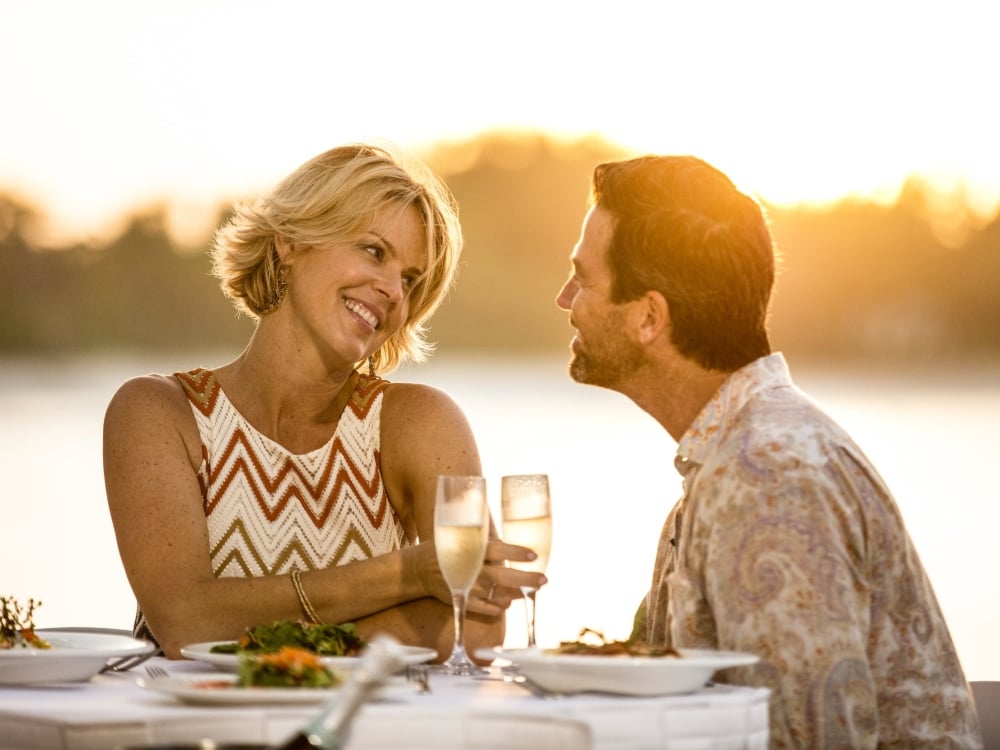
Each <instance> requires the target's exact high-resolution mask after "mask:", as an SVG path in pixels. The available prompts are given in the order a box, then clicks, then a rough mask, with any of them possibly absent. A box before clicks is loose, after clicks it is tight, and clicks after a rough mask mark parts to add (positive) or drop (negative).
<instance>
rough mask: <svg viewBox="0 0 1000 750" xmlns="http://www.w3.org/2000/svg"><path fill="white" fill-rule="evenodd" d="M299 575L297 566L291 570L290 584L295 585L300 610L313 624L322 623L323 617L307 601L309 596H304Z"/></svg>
mask: <svg viewBox="0 0 1000 750" xmlns="http://www.w3.org/2000/svg"><path fill="white" fill-rule="evenodd" d="M300 575H301V574H300V573H299V570H298V568H296V569H295V570H293V571H292V586H294V587H295V595H296V596H297V597H299V604H300V605H301V606H302V611H303V612H304V613H305V615H306V617H307V618H309V622H311V623H312V624H313V625H322V624H323V618H322V617H320V616H319V613H318V612H316V608H315V607H313V605H312V602H310V601H309V597H308V596H306V592H305V589H303V588H302V580H301V578H300V577H299V576H300Z"/></svg>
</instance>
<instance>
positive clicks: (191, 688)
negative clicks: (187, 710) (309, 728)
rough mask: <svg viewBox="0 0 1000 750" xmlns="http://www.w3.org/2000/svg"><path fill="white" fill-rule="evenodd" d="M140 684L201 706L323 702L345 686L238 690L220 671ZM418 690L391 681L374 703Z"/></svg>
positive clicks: (143, 680) (142, 680) (230, 677)
mask: <svg viewBox="0 0 1000 750" xmlns="http://www.w3.org/2000/svg"><path fill="white" fill-rule="evenodd" d="M345 679H346V675H345ZM137 682H138V683H139V685H140V686H141V687H144V688H147V689H149V690H153V691H156V692H158V693H163V694H164V695H169V696H172V697H174V698H176V699H177V700H179V701H181V702H182V703H189V704H193V705H201V706H234V705H255V704H262V703H266V704H271V705H275V704H296V703H298V704H301V703H323V702H325V701H327V700H329V699H330V698H331V697H333V696H335V695H336V694H337V693H339V692H340V690H341V688H342V687H343V685H337V686H335V687H329V688H307V687H236V675H231V674H219V673H218V672H210V673H207V674H192V673H190V672H189V673H186V674H183V675H171V676H170V677H155V678H140V679H139V680H137ZM219 683H225V684H223V685H220V684H219ZM417 689H418V687H417V686H416V685H413V684H410V683H408V682H407V681H406V680H405V679H404V680H391V681H389V682H387V683H386V684H385V685H383V686H382V687H381V688H379V689H378V691H377V692H376V693H375V696H374V698H373V700H384V699H386V698H391V697H393V696H400V695H406V694H411V693H415V692H416V691H417Z"/></svg>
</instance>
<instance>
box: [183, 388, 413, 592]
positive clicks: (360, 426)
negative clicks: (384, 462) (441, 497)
mask: <svg viewBox="0 0 1000 750" xmlns="http://www.w3.org/2000/svg"><path fill="white" fill-rule="evenodd" d="M175 376H176V377H177V378H178V380H180V382H181V384H182V385H183V386H184V390H185V391H186V392H187V396H188V399H189V400H190V402H191V410H192V411H193V412H194V417H195V420H196V421H197V423H198V431H199V433H200V434H201V441H202V452H203V455H204V460H203V461H202V464H201V466H200V467H199V470H198V481H199V484H200V485H201V489H202V498H203V500H204V507H205V518H206V520H207V522H208V536H209V544H210V551H211V556H212V570H213V572H214V573H215V575H216V577H217V578H223V577H226V576H237V577H251V576H260V575H272V574H274V575H279V574H282V573H290V572H291V571H292V570H294V569H296V568H298V569H299V570H313V569H317V568H326V567H331V566H335V565H343V564H345V563H349V562H353V561H355V560H366V559H368V558H370V557H374V556H375V555H380V554H383V553H386V552H390V551H392V550H396V549H399V548H400V547H401V546H402V545H403V544H404V543H405V541H406V535H405V533H404V531H403V526H402V524H401V523H400V521H399V517H398V516H397V515H396V513H395V511H394V510H393V508H392V505H391V504H390V503H389V498H388V495H386V492H385V487H384V485H383V483H382V474H381V472H380V469H379V458H380V450H379V449H380V438H381V414H382V392H383V391H384V390H385V387H386V386H387V385H388V383H387V382H386V381H384V380H381V379H379V378H371V377H366V376H363V375H362V376H360V377H359V378H358V384H357V386H356V387H355V390H354V393H352V394H351V397H350V399H348V402H347V406H346V407H345V408H344V411H343V413H342V414H341V416H340V421H339V423H338V424H337V429H336V431H335V432H334V435H333V437H332V438H331V439H330V440H329V441H328V442H327V443H326V445H324V446H322V447H321V448H318V449H316V450H314V451H311V452H309V453H304V454H295V453H291V452H289V451H288V450H287V449H286V448H284V447H282V446H281V445H279V444H278V443H276V442H274V441H273V440H271V439H270V438H267V437H265V436H264V435H262V434H260V433H259V432H258V431H257V430H255V429H254V428H253V427H252V426H251V425H250V424H249V423H248V422H247V421H246V420H245V419H244V418H243V416H242V415H241V414H240V413H239V412H238V411H237V410H236V407H234V406H233V404H232V403H231V402H230V401H229V399H228V398H227V397H226V394H225V392H224V391H223V390H222V388H221V387H220V386H219V383H218V381H217V380H216V379H215V375H214V373H212V372H211V371H210V370H204V369H197V370H193V371H191V372H189V373H176V375H175Z"/></svg>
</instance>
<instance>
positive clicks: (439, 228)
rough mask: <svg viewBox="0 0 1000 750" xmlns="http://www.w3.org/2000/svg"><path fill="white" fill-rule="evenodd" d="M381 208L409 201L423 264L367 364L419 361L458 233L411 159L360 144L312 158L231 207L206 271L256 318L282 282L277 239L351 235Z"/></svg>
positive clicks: (446, 195) (445, 195)
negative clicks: (423, 249)
mask: <svg viewBox="0 0 1000 750" xmlns="http://www.w3.org/2000/svg"><path fill="white" fill-rule="evenodd" d="M388 206H413V207H414V208H415V209H416V210H417V212H418V213H419V214H420V218H421V222H422V224H423V226H424V230H425V236H426V245H427V268H426V270H425V271H424V273H423V274H422V275H421V277H420V278H419V279H418V280H417V282H416V283H415V284H414V285H413V287H412V288H411V291H410V307H409V315H408V317H407V320H406V321H404V323H403V325H402V327H401V328H400V329H399V330H398V331H396V332H395V333H394V334H392V336H390V337H389V339H388V340H387V341H386V342H385V343H384V344H383V345H382V347H381V349H379V351H377V352H375V354H374V355H373V357H374V359H375V367H376V369H377V370H378V371H379V372H387V371H389V370H392V369H393V368H395V367H396V366H397V365H398V364H400V363H401V362H404V361H406V360H412V361H416V362H419V361H422V360H424V359H425V358H426V357H427V355H428V354H429V353H430V351H431V350H432V349H433V345H432V344H430V343H429V342H428V341H427V340H426V324H427V321H428V320H429V319H430V317H431V315H433V313H434V311H435V310H437V308H438V306H439V305H440V304H441V302H442V301H443V300H444V297H445V295H446V294H447V293H448V290H449V288H450V287H451V285H452V283H453V282H454V278H455V273H456V270H457V268H458V260H459V256H460V255H461V252H462V230H461V226H460V225H459V221H458V206H457V204H456V202H455V199H454V196H453V195H452V194H451V191H450V190H449V189H448V188H447V187H446V186H445V185H444V183H442V182H441V180H439V179H438V178H437V177H436V176H435V175H434V174H433V173H431V171H430V170H429V169H428V168H427V167H426V166H424V165H423V164H421V163H419V162H416V161H414V160H409V161H408V162H407V164H406V165H405V166H404V165H403V163H402V162H401V161H400V160H398V159H397V158H394V157H393V156H392V155H391V154H389V152H387V151H385V150H384V149H381V148H379V147H376V146H367V145H362V144H356V145H349V146H340V147H337V148H333V149H331V150H329V151H326V152H325V153H322V154H320V155H319V156H316V157H315V158H313V159H310V160H309V161H307V162H306V163H305V164H303V165H302V166H301V167H299V168H298V169H297V170H295V171H294V172H293V173H292V174H290V175H289V176H288V177H286V178H285V179H284V180H282V181H281V182H280V183H279V184H278V185H277V187H275V188H274V190H272V191H271V193H270V194H269V195H267V196H265V197H263V198H260V199H258V200H256V201H254V202H253V203H240V204H237V205H236V206H235V207H234V210H233V215H232V216H231V217H230V218H229V220H228V221H227V222H226V223H225V224H223V226H222V227H221V228H220V229H219V230H218V231H217V232H216V234H215V238H214V240H213V242H212V248H211V253H212V262H213V273H214V274H215V276H217V277H218V278H219V280H220V281H221V286H222V291H223V292H224V293H225V295H226V296H227V297H229V298H230V299H231V300H232V302H233V304H234V305H235V306H236V308H237V310H239V311H241V312H245V313H247V314H248V315H251V316H252V317H254V318H258V319H259V318H260V317H261V315H263V314H265V312H266V311H267V310H268V308H269V307H270V306H271V302H272V300H273V299H274V298H275V295H276V294H277V290H278V285H279V283H280V277H281V271H280V266H281V260H280V258H279V256H278V252H277V248H276V239H277V238H278V237H281V238H283V239H284V240H285V241H287V242H288V243H289V244H290V245H291V246H293V247H318V246H321V245H325V244H326V245H328V244H333V243H336V242H342V241H345V240H350V239H353V238H355V237H357V236H358V235H359V234H361V233H363V232H364V231H366V230H367V229H368V228H369V227H371V225H372V222H373V221H374V220H375V217H376V215H377V214H378V213H379V212H380V211H382V210H383V209H385V208H386V207H388ZM359 364H360V363H359Z"/></svg>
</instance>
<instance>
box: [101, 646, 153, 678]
mask: <svg viewBox="0 0 1000 750" xmlns="http://www.w3.org/2000/svg"><path fill="white" fill-rule="evenodd" d="M154 656H156V650H155V649H154V650H151V651H150V652H149V653H145V654H136V655H135V656H123V657H121V658H120V659H115V660H114V661H112V662H108V663H107V664H105V665H104V666H103V667H101V671H100V674H104V673H105V672H127V671H128V670H130V669H132V667H138V666H139V665H140V664H142V663H143V662H144V661H146V660H148V659H152V658H153V657H154Z"/></svg>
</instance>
